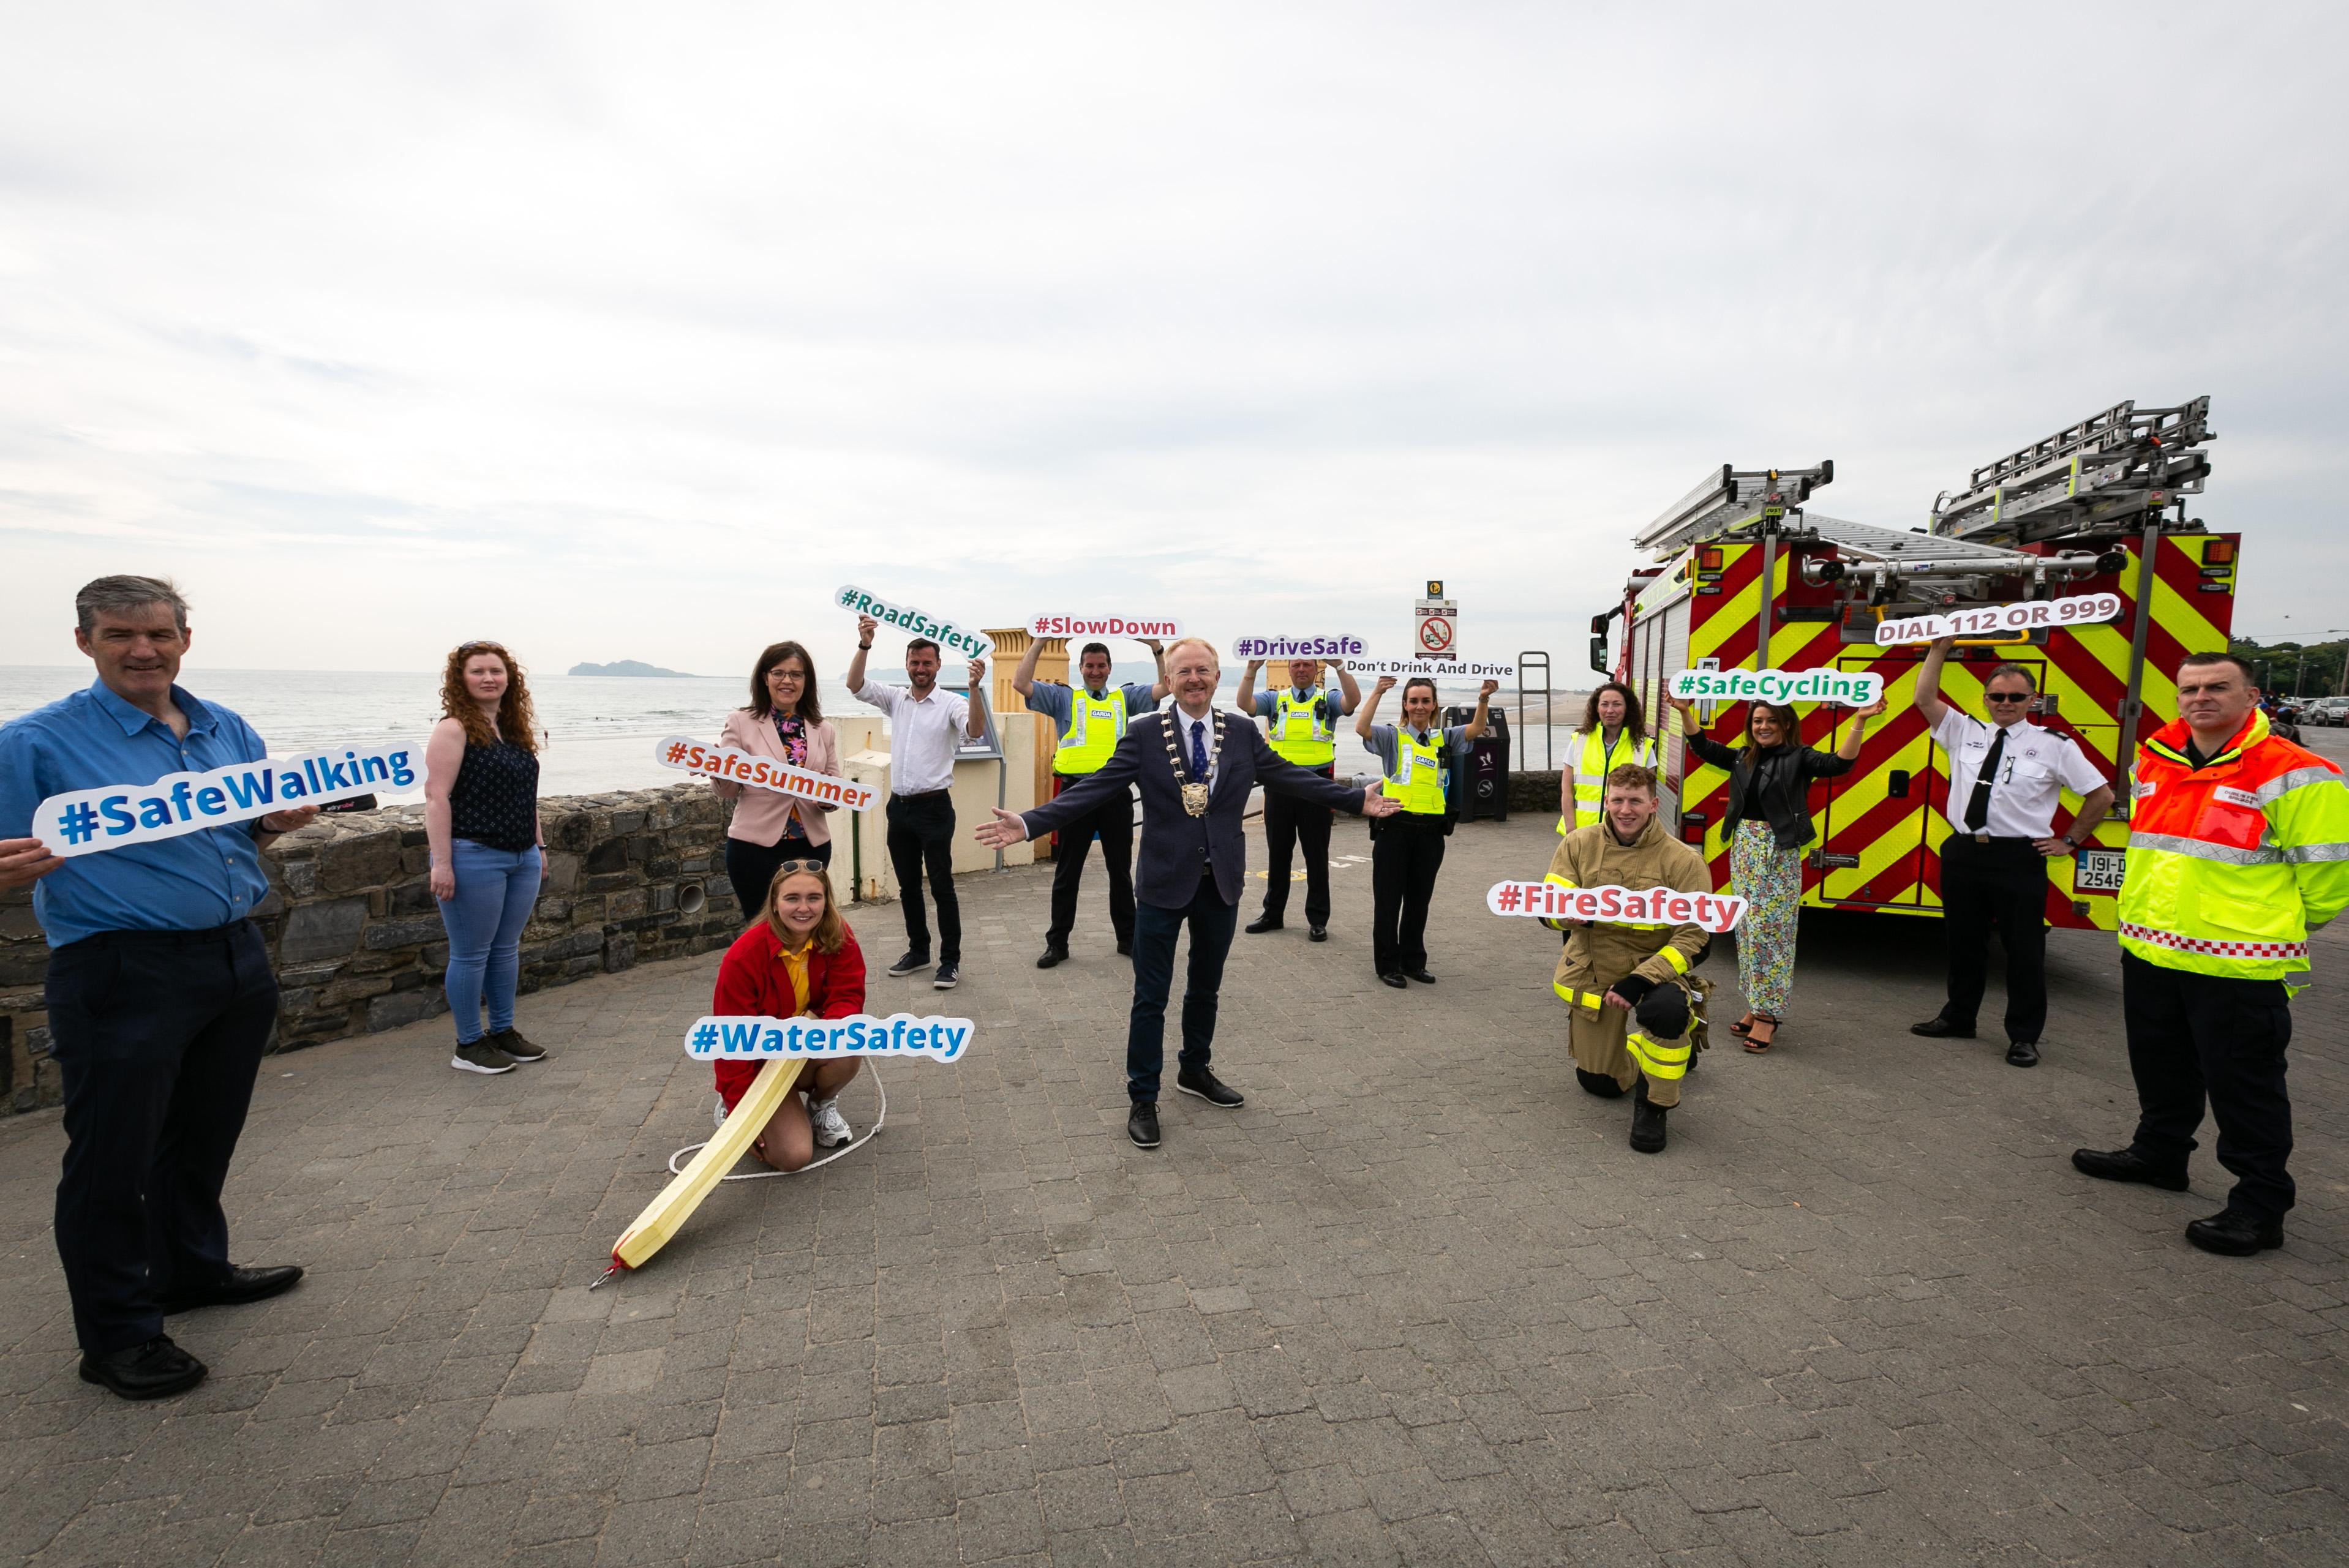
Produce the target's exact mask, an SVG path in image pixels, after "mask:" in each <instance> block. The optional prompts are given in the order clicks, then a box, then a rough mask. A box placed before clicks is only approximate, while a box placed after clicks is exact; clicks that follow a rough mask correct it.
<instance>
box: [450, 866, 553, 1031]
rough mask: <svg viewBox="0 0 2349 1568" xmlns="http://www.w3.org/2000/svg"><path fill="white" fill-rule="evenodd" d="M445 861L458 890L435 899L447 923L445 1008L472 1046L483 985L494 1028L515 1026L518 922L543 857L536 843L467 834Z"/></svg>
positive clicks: (534, 898)
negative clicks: (489, 840) (484, 840)
mask: <svg viewBox="0 0 2349 1568" xmlns="http://www.w3.org/2000/svg"><path fill="white" fill-rule="evenodd" d="M449 863H450V869H451V870H453V871H454V872H456V874H457V893H456V896H455V897H454V898H444V899H442V900H441V901H440V923H441V924H442V925H444V926H446V927H448V930H449V977H448V980H447V982H446V985H447V986H448V990H449V1011H450V1013H452V1014H453V1015H455V1016H456V1020H457V1043H458V1044H459V1045H460V1046H470V1045H471V1044H472V1043H473V1042H474V1041H476V1040H478V1039H480V1038H481V1033H482V1030H481V998H482V995H483V993H485V992H486V993H487V994H488V997H489V1003H490V1030H491V1032H492V1033H495V1032H496V1031H498V1030H502V1029H511V1028H512V1027H513V1010H514V979H515V977H516V976H517V975H520V974H521V973H522V928H523V926H525V925H527V924H529V923H530V911H531V906H532V905H533V904H534V903H537V902H538V882H539V878H540V877H541V876H543V874H544V873H545V870H546V864H545V861H544V859H543V857H542V856H541V855H540V854H539V852H538V851H537V850H536V849H534V848H533V849H527V850H523V851H521V852H520V853H519V854H517V853H515V852H513V851H510V850H493V849H492V848H490V847H489V846H488V845H487V844H477V843H475V842H474V841H472V840H471V839H459V840H457V841H454V842H453V843H451V844H450V856H449Z"/></svg>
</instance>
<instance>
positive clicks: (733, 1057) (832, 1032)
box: [685, 1013, 974, 1062]
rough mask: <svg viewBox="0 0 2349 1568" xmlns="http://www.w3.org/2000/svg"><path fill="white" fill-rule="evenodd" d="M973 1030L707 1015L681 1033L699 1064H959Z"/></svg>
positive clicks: (869, 1020) (963, 1025)
mask: <svg viewBox="0 0 2349 1568" xmlns="http://www.w3.org/2000/svg"><path fill="white" fill-rule="evenodd" d="M973 1032H974V1026H973V1025H972V1023H971V1021H970V1020H969V1019H968V1018H946V1017H916V1016H914V1015H913V1014H911V1013H892V1014H891V1015H890V1016H887V1017H885V1018H876V1017H874V1016H872V1015H871V1014H869V1013H859V1014H856V1015H855V1016H853V1017H846V1018H769V1017H763V1016H755V1017H754V1016H721V1015H718V1014H712V1015H710V1016H708V1017H704V1018H700V1019H698V1020H697V1021H696V1022H695V1023H694V1026H693V1027H691V1028H689V1029H688V1030H686V1032H685V1054H686V1055H687V1056H688V1057H692V1058H693V1059H694V1060H695V1061H698V1062H763V1061H779V1060H782V1059H784V1058H787V1057H929V1058H930V1060H932V1061H934V1062H951V1061H957V1060H959V1059H960V1058H961V1057H962V1054H963V1051H964V1049H965V1048H966V1047H968V1046H969V1044H970V1038H971V1035H972V1034H973Z"/></svg>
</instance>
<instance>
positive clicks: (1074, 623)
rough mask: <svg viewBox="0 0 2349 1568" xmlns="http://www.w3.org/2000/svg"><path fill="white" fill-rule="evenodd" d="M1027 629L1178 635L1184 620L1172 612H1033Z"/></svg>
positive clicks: (1049, 633)
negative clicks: (1155, 614)
mask: <svg viewBox="0 0 2349 1568" xmlns="http://www.w3.org/2000/svg"><path fill="white" fill-rule="evenodd" d="M1028 632H1029V634H1030V635H1031V636H1037V637H1148V638H1153V639H1157V638H1163V637H1179V636H1181V635H1182V634H1183V623H1182V622H1180V621H1178V620H1176V619H1175V618H1174V616H1172V615H1161V616H1159V617H1158V618H1157V619H1155V620H1153V619H1151V618H1149V617H1148V616H1143V615H1031V616H1030V617H1029V618H1028Z"/></svg>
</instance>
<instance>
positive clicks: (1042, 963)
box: [1036, 947, 1069, 969]
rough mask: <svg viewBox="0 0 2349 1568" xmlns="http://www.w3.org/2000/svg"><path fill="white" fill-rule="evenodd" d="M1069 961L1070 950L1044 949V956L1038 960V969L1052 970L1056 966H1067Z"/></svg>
mask: <svg viewBox="0 0 2349 1568" xmlns="http://www.w3.org/2000/svg"><path fill="white" fill-rule="evenodd" d="M1068 961H1069V950H1068V949H1067V948H1065V947H1047V948H1046V949H1044V956H1042V957H1041V958H1039V959H1038V960H1036V967H1037V968H1039V969H1050V968H1051V967H1052V966H1053V965H1057V964H1066V963H1067V962H1068Z"/></svg>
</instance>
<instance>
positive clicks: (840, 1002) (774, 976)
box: [709, 920, 864, 1111]
mask: <svg viewBox="0 0 2349 1568" xmlns="http://www.w3.org/2000/svg"><path fill="white" fill-rule="evenodd" d="M808 989H809V990H810V991H811V992H812V993H813V995H811V996H808V997H805V998H802V996H801V995H799V994H798V992H797V991H796V990H795V989H794V988H793V986H792V972H791V969H790V967H789V966H788V965H785V964H784V962H783V944H781V942H778V941H777V940H776V939H775V934H774V932H773V931H772V930H771V929H770V928H769V927H768V925H767V923H766V922H765V921H763V920H762V921H761V922H760V923H758V924H756V925H754V926H752V927H751V928H750V930H748V931H746V932H744V933H743V934H741V935H740V936H738V937H736V938H735V939H734V945H733V946H731V947H730V948H728V949H727V950H726V956H725V957H724V958H722V959H720V960H719V963H718V990H717V995H715V996H713V997H712V998H711V1000H710V1004H709V1010H710V1011H711V1012H712V1013H715V1014H718V1015H719V1016H723V1017H730V1018H743V1017H750V1018H799V1017H811V1018H847V1017H853V1016H855V1015H856V1014H858V1013H861V1012H863V1011H864V950H863V949H862V948H860V947H858V946H857V945H856V934H855V933H854V932H853V931H845V930H843V940H842V942H841V944H840V951H839V952H837V953H826V952H824V951H823V949H822V948H820V947H819V948H816V949H815V950H814V951H812V952H811V953H810V954H808ZM762 1065H764V1064H762V1063H760V1062H712V1063H711V1064H710V1068H711V1070H712V1071H713V1072H715V1073H716V1074H717V1076H718V1094H719V1099H723V1100H724V1101H725V1102H726V1109H728V1110H729V1111H731V1110H733V1109H734V1102H735V1101H736V1100H738V1099H741V1098H742V1095H743V1093H744V1091H745V1090H747V1089H749V1088H750V1083H751V1080H752V1079H754V1078H757V1077H758V1076H759V1068H761V1066H762Z"/></svg>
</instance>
